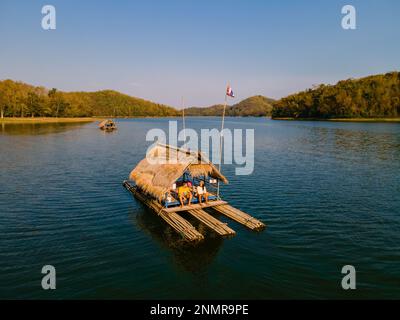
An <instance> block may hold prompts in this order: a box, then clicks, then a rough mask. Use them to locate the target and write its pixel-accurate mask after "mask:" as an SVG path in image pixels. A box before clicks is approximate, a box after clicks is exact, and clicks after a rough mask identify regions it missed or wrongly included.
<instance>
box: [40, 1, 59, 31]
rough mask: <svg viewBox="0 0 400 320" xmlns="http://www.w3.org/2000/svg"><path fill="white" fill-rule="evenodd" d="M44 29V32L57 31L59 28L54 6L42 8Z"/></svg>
mask: <svg viewBox="0 0 400 320" xmlns="http://www.w3.org/2000/svg"><path fill="white" fill-rule="evenodd" d="M42 14H44V17H43V18H42V29H43V30H55V29H56V28H57V21H56V8H55V7H54V6H52V5H45V6H43V7H42Z"/></svg>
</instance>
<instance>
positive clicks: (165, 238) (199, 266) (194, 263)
mask: <svg viewBox="0 0 400 320" xmlns="http://www.w3.org/2000/svg"><path fill="white" fill-rule="evenodd" d="M129 216H130V219H131V220H132V223H133V224H135V225H136V226H137V227H138V228H139V229H140V230H142V231H144V232H145V233H146V234H148V235H150V237H151V238H152V240H154V241H155V242H156V243H157V244H158V245H160V246H161V247H162V248H165V249H167V250H169V251H170V252H172V254H173V258H174V263H175V264H176V266H177V267H178V268H181V269H183V270H184V271H186V272H190V273H193V274H199V273H203V272H204V271H205V270H207V268H208V267H209V266H210V265H211V264H212V262H213V261H214V259H215V258H216V257H217V255H218V252H219V250H220V248H221V247H222V244H223V239H222V238H220V237H219V236H218V235H216V234H214V233H213V232H212V231H209V230H208V229H207V227H206V226H204V225H203V224H201V223H197V222H196V221H194V220H192V219H190V218H189V217H186V216H184V218H185V219H187V220H188V221H189V222H190V223H191V224H192V225H193V226H194V227H195V228H196V229H197V230H199V231H200V232H201V233H202V234H203V235H204V236H205V240H204V241H202V242H201V243H199V244H196V245H193V244H190V243H187V242H186V241H184V240H183V239H182V237H180V236H179V235H178V234H177V233H176V231H175V230H173V229H172V228H171V227H170V226H168V225H166V223H164V221H163V220H162V219H160V218H159V217H157V216H156V215H155V214H154V212H152V211H151V210H149V209H147V208H144V209H143V210H140V212H139V213H134V212H131V213H130V215H129Z"/></svg>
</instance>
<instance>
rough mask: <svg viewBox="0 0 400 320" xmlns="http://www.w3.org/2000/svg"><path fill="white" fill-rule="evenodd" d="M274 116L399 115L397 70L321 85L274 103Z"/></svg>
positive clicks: (399, 96) (337, 116) (380, 116)
mask: <svg viewBox="0 0 400 320" xmlns="http://www.w3.org/2000/svg"><path fill="white" fill-rule="evenodd" d="M272 117H273V118H298V119H302V118H304V119H307V118H317V119H318V118H325V119H329V118H392V117H400V73H399V72H391V73H387V74H384V75H375V76H369V77H366V78H361V79H349V80H344V81H340V82H338V83H337V84H336V85H320V86H319V87H316V88H314V89H310V90H307V91H304V92H300V93H297V94H293V95H290V96H288V97H286V98H283V99H281V100H279V101H277V102H275V103H274V107H273V110H272Z"/></svg>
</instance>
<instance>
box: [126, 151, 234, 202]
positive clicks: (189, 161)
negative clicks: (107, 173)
mask: <svg viewBox="0 0 400 320" xmlns="http://www.w3.org/2000/svg"><path fill="white" fill-rule="evenodd" d="M185 172H188V173H190V175H191V176H192V177H201V176H206V177H207V176H208V177H212V178H214V179H219V180H220V181H222V182H224V183H228V180H227V179H226V178H225V177H224V176H223V175H222V174H221V173H220V172H219V171H218V169H217V168H216V167H215V166H214V165H213V164H212V163H211V161H210V160H209V159H207V157H206V156H205V155H204V154H203V153H201V152H198V151H196V152H194V151H189V150H185V149H181V148H176V147H172V146H168V145H163V144H157V145H156V146H155V147H154V148H153V149H151V150H150V151H149V152H148V153H147V156H146V158H145V159H143V160H142V161H141V162H139V164H138V165H137V167H136V168H135V169H133V171H132V172H131V174H130V175H129V179H130V180H133V181H135V183H136V185H137V186H138V187H139V188H141V189H142V190H144V191H145V192H147V193H149V194H150V195H152V196H153V197H155V198H157V199H162V198H163V197H164V196H165V193H166V192H168V191H169V190H170V189H171V186H172V185H173V184H174V183H175V182H176V181H177V180H178V179H179V178H180V177H181V176H183V174H184V173H185Z"/></svg>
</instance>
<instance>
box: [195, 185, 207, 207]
mask: <svg viewBox="0 0 400 320" xmlns="http://www.w3.org/2000/svg"><path fill="white" fill-rule="evenodd" d="M197 197H198V199H199V203H200V204H202V202H203V197H204V200H205V202H206V203H208V192H207V189H206V186H205V185H204V181H200V185H198V186H197Z"/></svg>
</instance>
